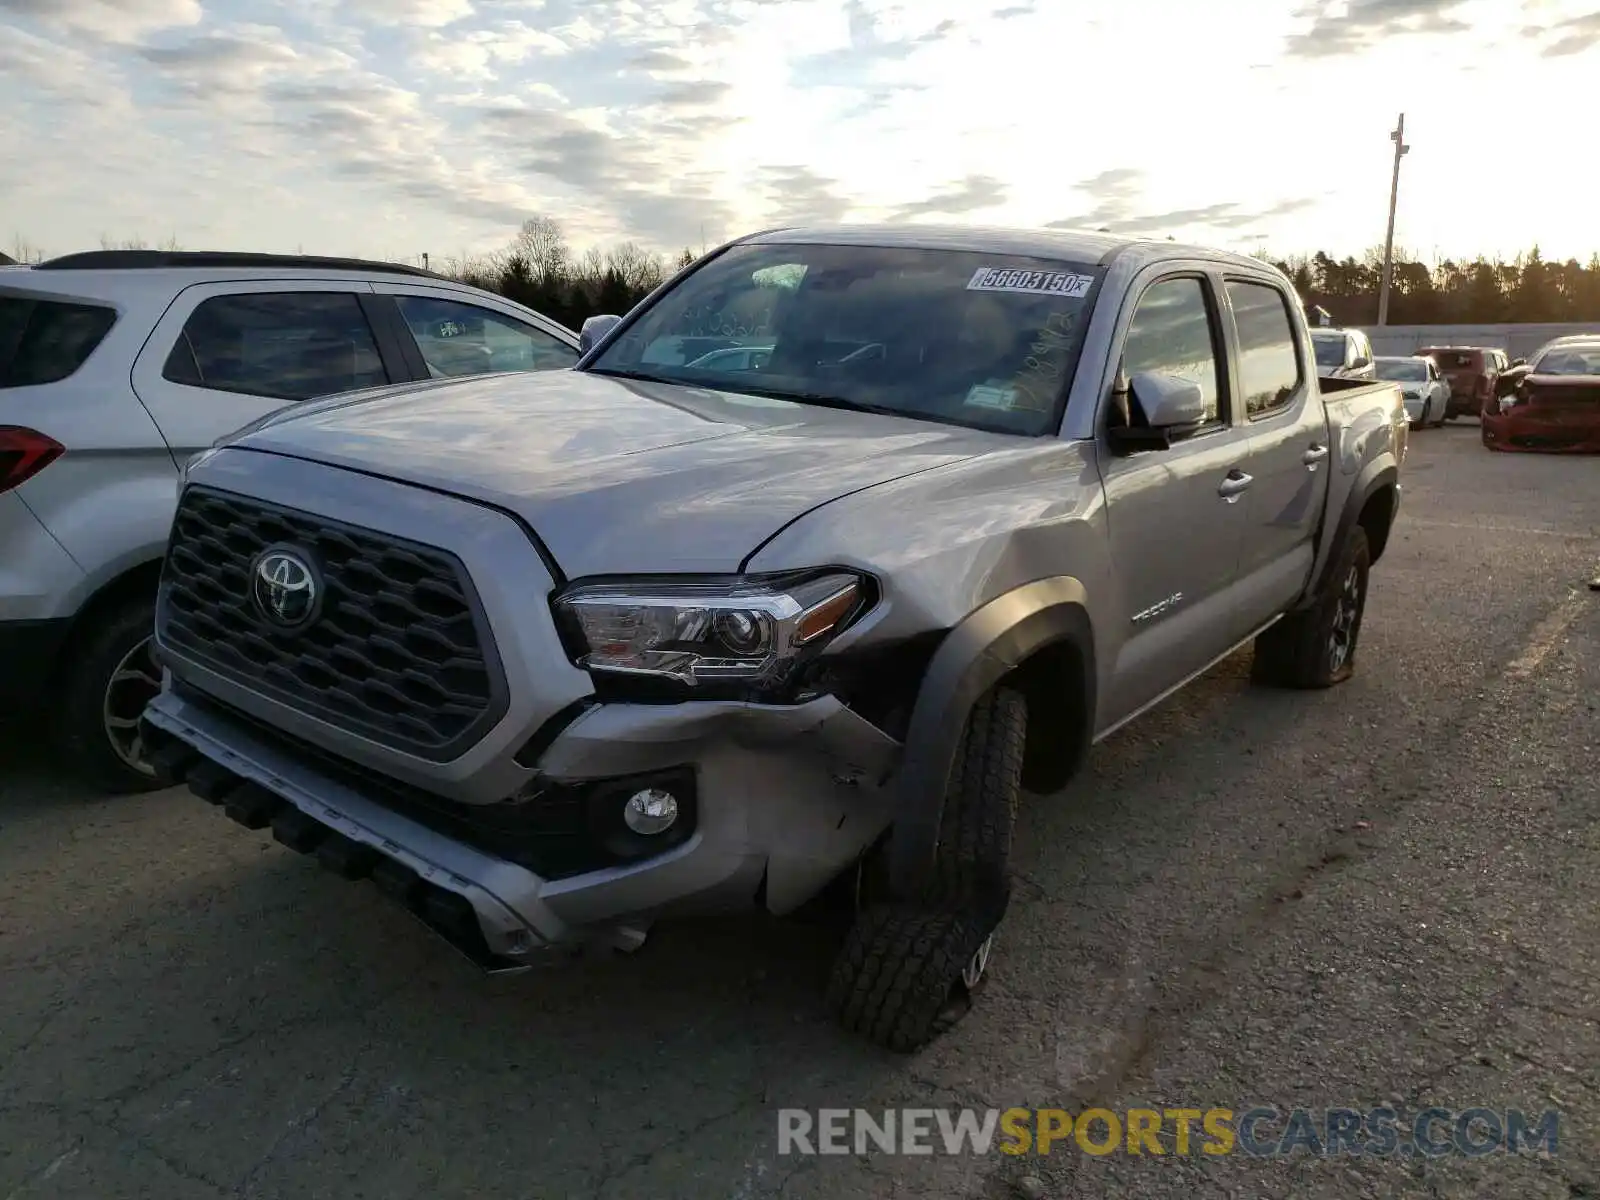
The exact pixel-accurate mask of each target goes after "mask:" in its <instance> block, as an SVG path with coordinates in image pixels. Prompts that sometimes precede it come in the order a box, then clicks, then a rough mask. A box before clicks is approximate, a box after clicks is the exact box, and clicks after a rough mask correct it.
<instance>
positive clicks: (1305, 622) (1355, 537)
mask: <svg viewBox="0 0 1600 1200" xmlns="http://www.w3.org/2000/svg"><path fill="white" fill-rule="evenodd" d="M1371 565H1372V552H1371V549H1370V548H1369V546H1368V543H1367V531H1366V530H1365V529H1363V528H1362V527H1361V526H1360V525H1357V526H1355V527H1354V528H1353V529H1351V530H1350V532H1349V533H1348V534H1346V535H1345V541H1344V545H1343V546H1341V547H1340V549H1339V557H1338V558H1337V559H1336V560H1335V561H1334V564H1333V570H1332V571H1330V572H1329V573H1328V582H1327V585H1326V586H1325V588H1324V589H1323V593H1322V594H1321V595H1320V596H1318V597H1317V601H1316V603H1315V604H1313V605H1312V606H1311V607H1310V608H1309V609H1306V610H1305V611H1303V612H1297V613H1290V614H1289V615H1288V616H1286V617H1284V618H1283V619H1282V620H1281V621H1279V622H1278V623H1277V624H1275V625H1273V626H1272V628H1270V629H1268V630H1267V631H1266V632H1265V633H1263V634H1261V635H1260V636H1259V637H1257V638H1256V645H1255V662H1254V663H1253V664H1252V666H1251V671H1250V677H1251V679H1252V680H1254V681H1255V682H1256V683H1263V684H1268V685H1270V686H1273V687H1287V688H1326V687H1332V686H1333V685H1334V684H1336V683H1343V682H1344V681H1345V680H1346V679H1349V678H1350V676H1351V675H1352V674H1354V672H1355V660H1356V648H1357V645H1358V642H1359V639H1360V634H1361V619H1362V616H1363V614H1364V613H1365V611H1366V605H1367V581H1368V576H1369V572H1370V569H1371ZM1352 572H1354V575H1355V586H1356V595H1355V602H1354V616H1353V618H1349V622H1350V623H1349V628H1348V644H1347V649H1346V652H1345V653H1344V655H1343V658H1342V660H1339V661H1335V654H1334V653H1333V644H1334V643H1333V638H1334V634H1335V627H1336V623H1337V622H1338V621H1340V619H1341V616H1342V615H1343V607H1344V605H1345V604H1347V603H1348V601H1349V597H1348V593H1347V590H1346V586H1347V584H1348V583H1349V581H1350V579H1351V573H1352Z"/></svg>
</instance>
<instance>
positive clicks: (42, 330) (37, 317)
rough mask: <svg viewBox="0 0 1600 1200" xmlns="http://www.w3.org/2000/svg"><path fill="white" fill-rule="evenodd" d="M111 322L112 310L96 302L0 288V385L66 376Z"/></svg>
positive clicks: (28, 384)
mask: <svg viewBox="0 0 1600 1200" xmlns="http://www.w3.org/2000/svg"><path fill="white" fill-rule="evenodd" d="M116 321H117V314H116V311H115V310H114V309H110V308H106V307H105V306H103V305H99V304H76V303H69V302H67V301H61V300H40V299H35V298H33V297H30V296H22V295H15V294H12V295H6V294H3V293H0V388H14V387H36V386H38V385H40V384H44V383H57V382H59V381H61V380H63V379H66V378H67V377H68V376H69V375H71V374H72V373H73V372H74V371H76V370H77V369H78V368H79V367H81V366H83V364H84V363H85V362H86V361H87V360H88V358H89V355H91V354H93V353H94V350H95V347H96V346H98V345H99V344H100V343H101V342H102V341H103V340H104V339H105V336H106V334H107V333H109V332H110V331H111V327H112V326H113V325H114V324H116Z"/></svg>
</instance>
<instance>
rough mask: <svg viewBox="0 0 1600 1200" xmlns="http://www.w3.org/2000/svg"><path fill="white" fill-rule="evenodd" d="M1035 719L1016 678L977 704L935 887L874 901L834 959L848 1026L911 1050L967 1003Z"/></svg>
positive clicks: (832, 1001) (1000, 909)
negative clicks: (968, 975)
mask: <svg viewBox="0 0 1600 1200" xmlns="http://www.w3.org/2000/svg"><path fill="white" fill-rule="evenodd" d="M1027 723H1028V708H1027V702H1026V701H1025V700H1024V699H1023V697H1022V695H1021V693H1019V692H1015V691H1012V690H1010V689H1008V688H997V689H995V690H994V691H991V692H989V693H987V694H986V695H984V696H983V697H982V698H980V699H979V700H978V702H977V703H976V704H974V705H973V707H972V711H971V713H969V714H968V717H967V726H966V730H965V731H964V733H963V734H962V738H961V744H960V745H959V746H958V747H957V748H956V755H955V761H954V762H953V763H952V765H951V769H950V777H949V780H948V782H947V783H946V787H945V797H944V810H943V814H942V817H941V821H940V827H939V845H938V849H937V852H936V855H935V859H934V868H933V872H932V877H931V880H930V883H929V886H928V888H927V891H926V893H925V894H924V895H923V896H921V897H919V898H918V899H917V900H916V901H915V902H912V903H887V904H873V903H871V902H870V901H869V903H868V904H867V906H866V907H864V908H862V909H861V911H860V912H858V913H857V915H856V920H855V922H854V924H853V925H852V927H851V929H850V932H849V933H848V934H847V935H846V937H845V942H844V946H843V948H842V949H841V950H840V952H839V956H838V958H837V959H836V960H835V962H834V968H833V976H832V979H831V980H830V982H829V985H828V992H827V997H826V1002H827V1006H828V1009H829V1011H830V1012H832V1013H833V1014H834V1016H835V1017H836V1018H837V1019H838V1020H839V1022H840V1024H841V1025H843V1026H844V1028H846V1029H847V1030H849V1031H851V1032H853V1033H857V1034H859V1035H861V1036H863V1037H865V1038H867V1039H868V1040H870V1041H872V1042H874V1043H876V1044H877V1045H880V1046H883V1047H885V1048H886V1049H889V1050H893V1051H896V1052H899V1053H910V1052H912V1051H914V1050H916V1049H918V1048H920V1047H921V1046H924V1045H926V1044H927V1043H928V1042H929V1041H931V1040H932V1039H933V1038H935V1037H937V1036H938V1035H939V1034H940V1033H942V1032H944V1030H945V1029H947V1028H949V1026H950V1025H952V1024H954V1023H955V1022H956V1021H957V1020H959V1019H960V1017H961V1016H962V1015H964V1012H965V1010H966V1009H967V1008H969V1007H970V1005H971V998H972V997H971V989H970V988H968V986H967V985H966V983H965V982H963V979H962V972H963V971H964V970H965V969H966V968H967V966H968V964H969V963H971V962H972V961H973V958H974V956H975V955H976V954H977V953H978V951H979V949H980V948H981V947H983V945H984V943H985V941H986V940H987V939H988V938H989V937H990V936H991V935H992V934H993V933H994V931H995V929H996V928H997V927H998V926H999V924H1000V922H1001V920H1002V919H1003V918H1004V916H1005V912H1006V908H1007V906H1008V904H1009V901H1010V876H1009V860H1010V857H1011V837H1012V830H1013V828H1014V826H1015V824H1016V816H1017V803H1018V799H1019V797H1020V794H1021V790H1022V760H1023V750H1024V745H1025V740H1026V734H1027ZM981 982H982V976H981V975H980V976H979V978H978V980H976V981H975V983H976V984H978V985H981Z"/></svg>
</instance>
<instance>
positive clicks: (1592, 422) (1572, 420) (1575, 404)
mask: <svg viewBox="0 0 1600 1200" xmlns="http://www.w3.org/2000/svg"><path fill="white" fill-rule="evenodd" d="M1495 392H1496V396H1495V400H1494V401H1493V402H1492V403H1491V404H1489V405H1487V406H1486V407H1485V408H1484V410H1483V421H1482V423H1483V444H1484V445H1485V446H1487V447H1489V449H1491V450H1542V451H1546V452H1550V453H1568V454H1597V453H1600V334H1597V335H1595V336H1593V337H1565V338H1558V339H1557V340H1556V341H1554V342H1549V343H1546V344H1545V345H1544V346H1541V347H1540V348H1539V349H1538V350H1537V351H1535V353H1534V356H1533V359H1532V361H1531V362H1529V363H1527V364H1525V365H1519V366H1515V367H1512V368H1510V369H1509V370H1507V371H1506V372H1505V373H1503V374H1502V375H1500V377H1499V380H1498V382H1497V384H1496V388H1495Z"/></svg>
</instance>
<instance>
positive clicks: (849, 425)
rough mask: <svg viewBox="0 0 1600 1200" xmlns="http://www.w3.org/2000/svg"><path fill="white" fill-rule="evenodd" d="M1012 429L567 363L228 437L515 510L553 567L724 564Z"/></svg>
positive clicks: (978, 449)
mask: <svg viewBox="0 0 1600 1200" xmlns="http://www.w3.org/2000/svg"><path fill="white" fill-rule="evenodd" d="M1016 442H1017V439H1016V438H1015V437H1010V436H1007V435H1003V434H994V433H986V432H983V431H980V430H968V429H961V428H958V427H955V426H950V425H941V424H933V423H930V422H925V421H917V420H911V419H908V418H901V417H885V416H879V415H876V414H869V413H859V412H849V411H844V410H839V409H829V408H820V407H817V406H815V405H808V404H799V403H794V402H791V401H783V400H769V399H764V398H760V397H754V396H745V395H739V394H735V393H728V392H716V391H710V390H707V389H702V388H690V387H681V386H677V385H672V384H657V383H644V382H637V381H633V380H623V379H616V378H611V377H606V376H602V375H592V374H588V373H585V372H579V371H546V372H530V373H520V374H514V375H491V376H479V377H476V378H473V379H466V380H452V381H447V382H443V383H436V384H423V385H420V386H416V385H412V386H402V387H398V388H395V389H393V390H387V391H377V392H371V391H369V392H364V393H360V394H351V395H349V396H343V397H335V398H331V399H329V400H325V401H321V402H318V403H315V404H313V405H310V406H306V407H303V408H301V409H298V410H294V411H291V412H285V413H282V414H279V415H275V416H274V417H273V418H272V419H269V420H267V421H263V422H260V423H258V424H256V425H254V426H250V427H247V428H246V429H244V430H241V431H240V432H239V433H238V434H236V435H235V436H234V437H233V438H230V439H228V440H227V443H226V444H228V445H230V446H234V447H238V448H243V449H249V450H258V451H265V452H270V453H274V454H282V455H288V456H291V457H294V458H301V459H307V460H310V461H314V462H320V463H327V464H330V465H333V466H339V467H346V468H349V469H353V470H358V471H362V472H365V473H367V474H372V475H381V476H384V477H386V478H390V479H395V480H398V481H401V482H404V483H408V484H415V485H420V486H423V487H428V488H431V489H434V490H436V491H442V492H448V493H452V494H455V495H460V496H464V497H467V498H470V499H473V500H477V501H480V502H482V503H485V504H489V505H492V506H494V507H496V508H500V509H503V510H506V511H509V512H512V513H515V514H516V515H517V516H518V517H520V518H521V519H522V520H523V521H525V522H526V523H527V524H528V525H529V526H530V527H531V528H532V529H533V530H534V531H535V533H537V534H538V536H539V538H540V540H541V541H542V542H543V543H544V544H545V546H546V548H547V549H548V550H549V551H550V553H551V555H552V556H553V557H554V558H555V560H556V564H557V565H558V566H559V567H560V568H561V570H562V572H563V573H564V574H565V575H566V576H567V577H568V578H578V577H581V576H586V575H597V574H613V573H641V574H650V573H655V572H664V573H671V572H722V571H734V570H737V569H738V567H739V565H740V563H741V562H742V561H743V560H744V559H745V558H746V557H747V556H748V555H749V554H750V553H751V552H752V551H753V550H755V549H756V547H757V546H759V545H760V544H761V543H762V542H763V541H765V540H766V539H767V538H769V537H771V536H772V535H773V534H774V533H776V532H777V531H778V530H779V529H781V528H782V527H783V526H785V525H786V524H788V523H789V522H791V521H793V520H794V519H795V518H797V517H799V516H801V515H803V514H804V513H806V512H807V511H809V510H810V509H812V508H815V507H816V506H817V505H819V504H825V503H827V502H828V501H829V500H834V499H837V498H839V497H841V496H846V495H849V494H850V493H852V492H856V491H860V490H861V489H863V488H869V487H872V486H874V485H875V484H880V483H886V482H888V481H889V480H892V479H898V478H900V477H902V476H905V475H909V474H914V473H916V472H919V471H926V470H929V469H931V468H934V467H940V466H944V465H946V464H949V463H953V462H959V461H960V460H962V459H965V458H970V457H972V456H973V455H976V454H982V453H985V452H986V451H989V450H993V449H996V448H999V447H1004V446H1011V445H1015V444H1016Z"/></svg>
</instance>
